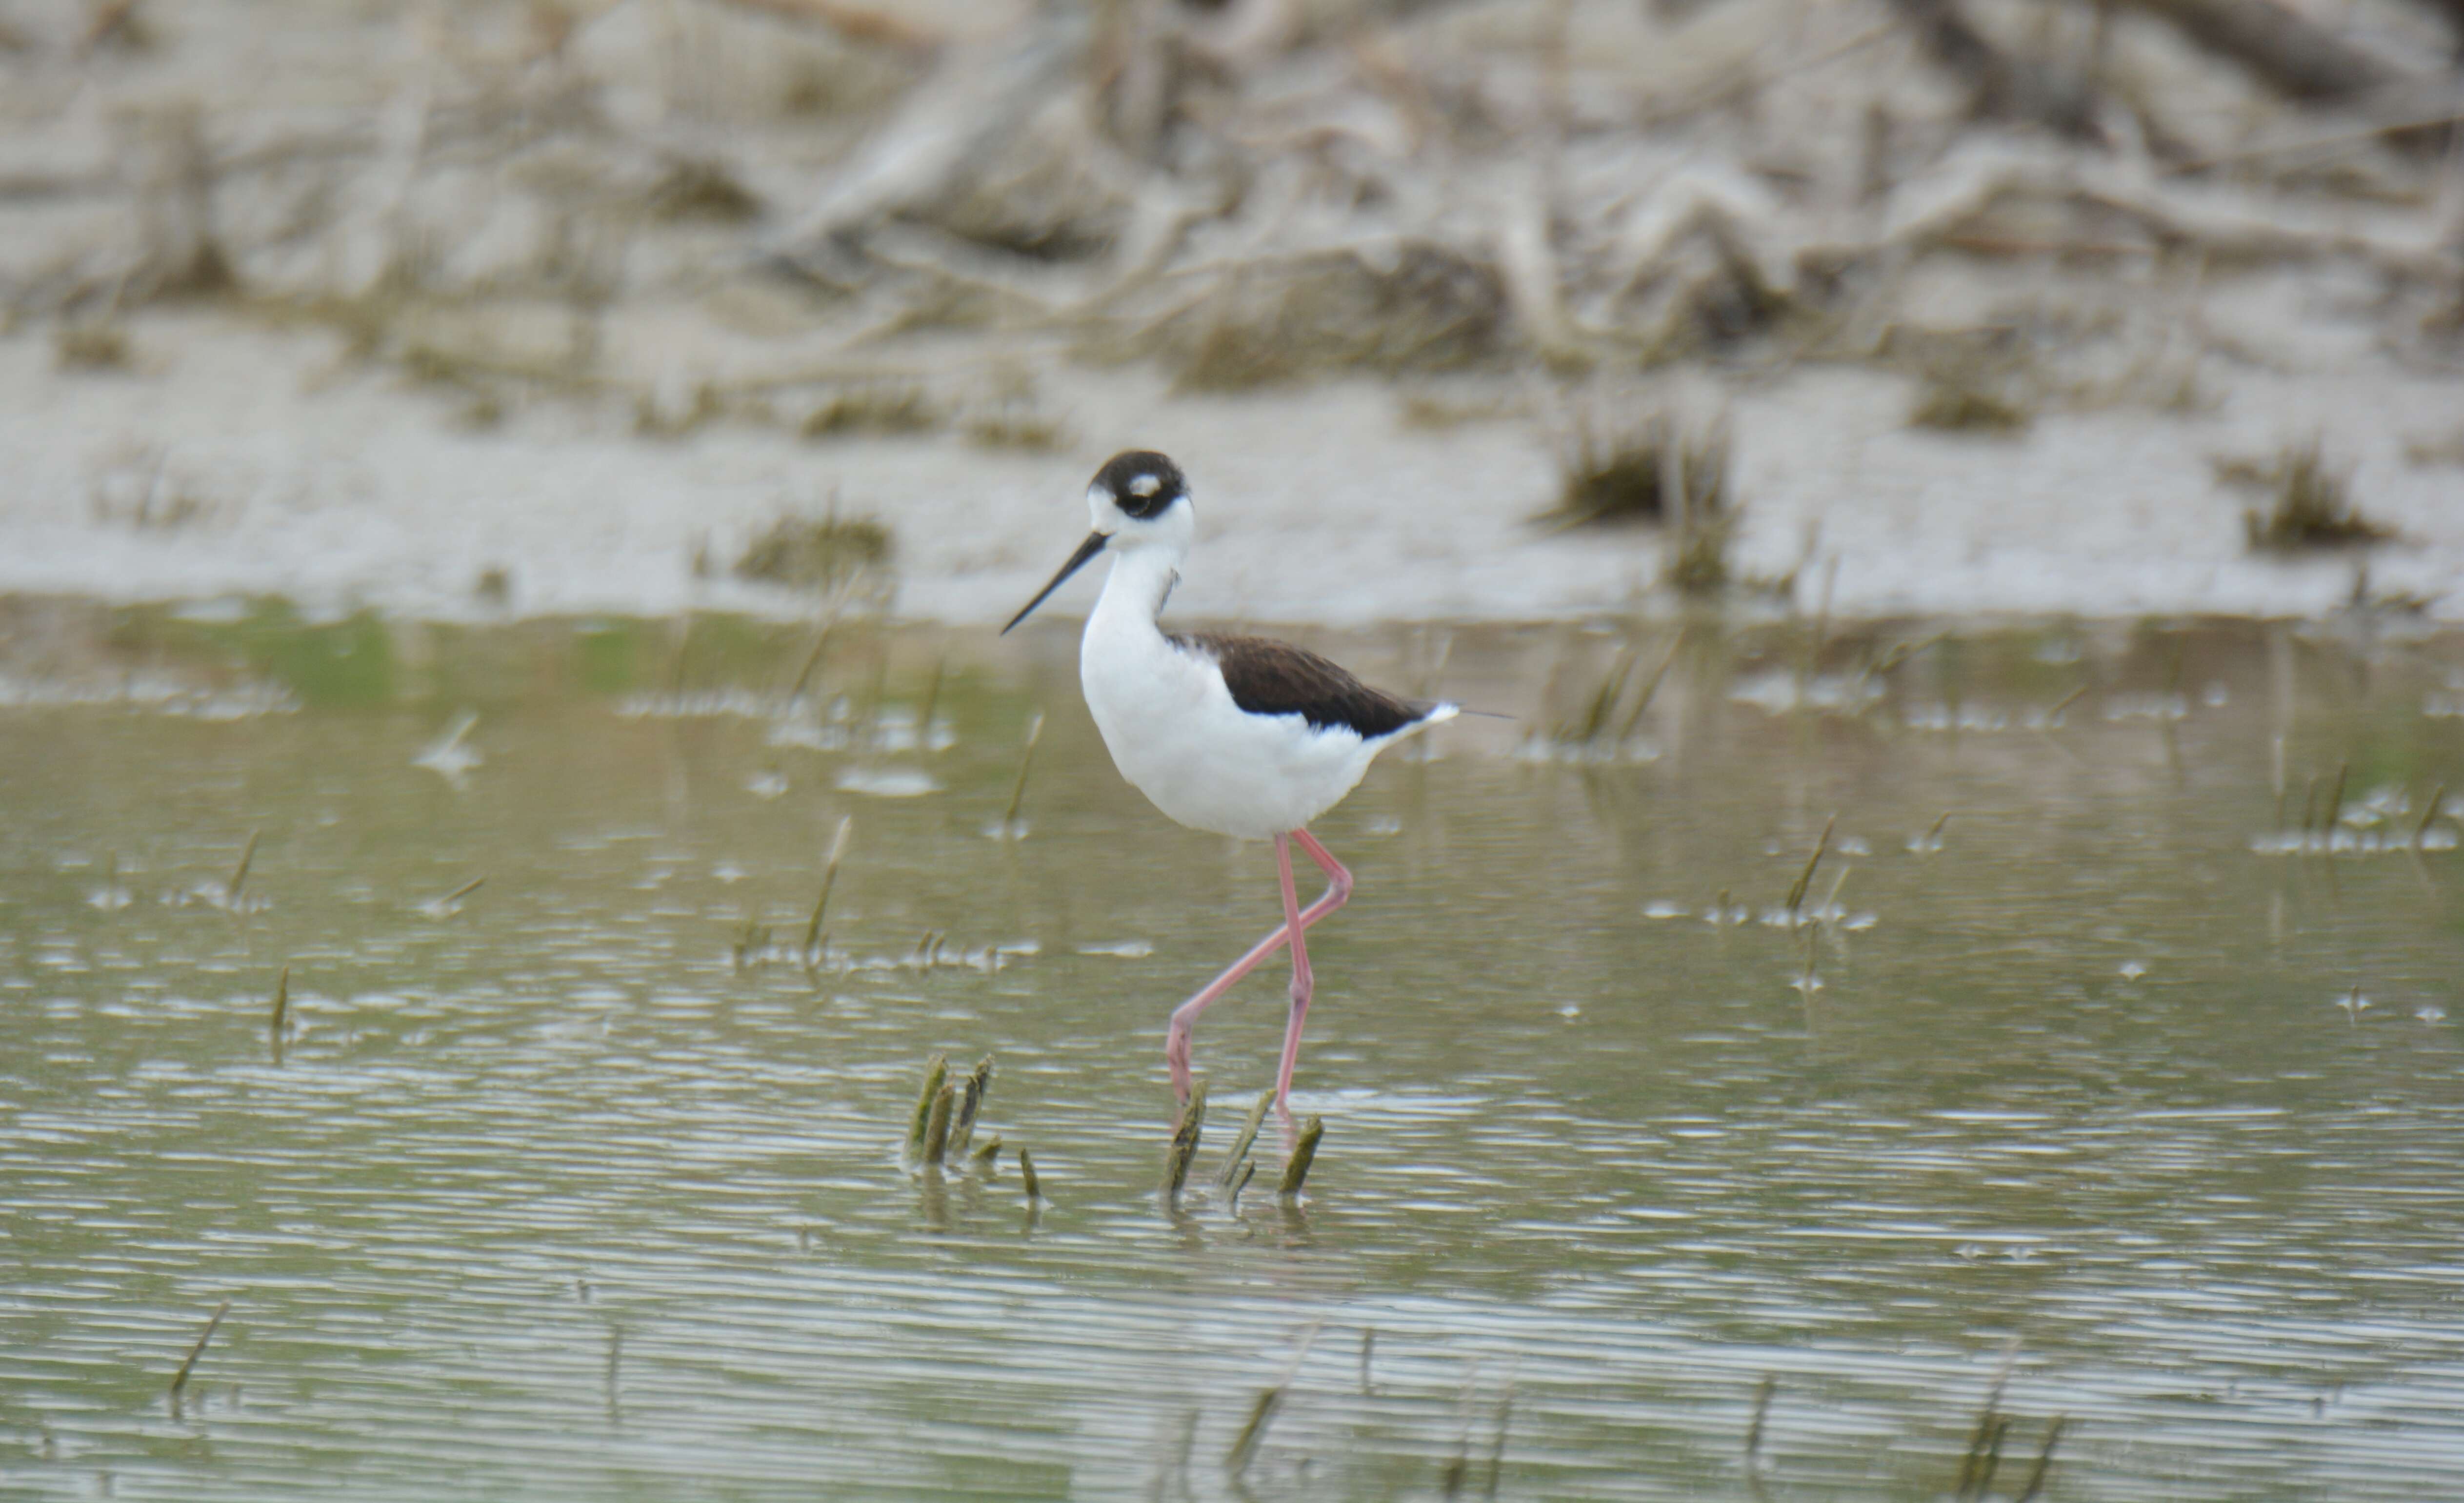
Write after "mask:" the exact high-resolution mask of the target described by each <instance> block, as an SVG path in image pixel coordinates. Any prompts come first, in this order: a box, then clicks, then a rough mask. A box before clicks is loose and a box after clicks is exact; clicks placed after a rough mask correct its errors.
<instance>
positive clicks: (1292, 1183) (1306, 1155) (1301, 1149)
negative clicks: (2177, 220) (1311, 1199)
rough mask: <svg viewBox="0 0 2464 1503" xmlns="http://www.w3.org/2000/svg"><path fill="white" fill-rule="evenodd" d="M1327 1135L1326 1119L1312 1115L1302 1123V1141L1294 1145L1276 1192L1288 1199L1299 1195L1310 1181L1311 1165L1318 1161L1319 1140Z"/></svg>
mask: <svg viewBox="0 0 2464 1503" xmlns="http://www.w3.org/2000/svg"><path fill="white" fill-rule="evenodd" d="M1325 1136H1326V1119H1325V1118H1323V1117H1312V1118H1310V1119H1309V1121H1308V1122H1304V1123H1303V1124H1302V1125H1301V1137H1300V1142H1298V1143H1296V1144H1293V1145H1292V1156H1291V1160H1290V1162H1288V1163H1287V1164H1286V1165H1284V1178H1283V1183H1281V1184H1279V1185H1277V1186H1276V1187H1275V1193H1276V1194H1278V1195H1280V1196H1282V1197H1283V1198H1284V1199H1286V1200H1290V1199H1293V1198H1295V1197H1296V1196H1298V1195H1299V1194H1300V1192H1301V1187H1302V1186H1304V1185H1306V1184H1308V1183H1309V1165H1312V1164H1314V1163H1316V1162H1317V1144H1318V1140H1319V1139H1321V1138H1323V1137H1325Z"/></svg>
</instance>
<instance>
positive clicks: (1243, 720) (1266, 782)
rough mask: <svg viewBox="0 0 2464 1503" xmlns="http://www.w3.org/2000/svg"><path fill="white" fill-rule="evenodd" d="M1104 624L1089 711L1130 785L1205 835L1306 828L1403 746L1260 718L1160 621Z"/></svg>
mask: <svg viewBox="0 0 2464 1503" xmlns="http://www.w3.org/2000/svg"><path fill="white" fill-rule="evenodd" d="M1104 615H1105V613H1103V612H1100V611H1099V612H1098V613H1097V616H1096V617H1095V618H1093V619H1090V620H1089V621H1088V623H1087V635H1086V637H1085V638H1084V639H1083V640H1082V641H1081V643H1080V644H1079V654H1078V676H1079V680H1080V683H1081V684H1082V685H1083V686H1085V689H1086V693H1087V708H1088V709H1089V711H1090V712H1091V713H1092V714H1093V715H1094V717H1095V729H1096V730H1100V731H1102V732H1103V735H1104V745H1105V746H1106V748H1108V749H1109V750H1110V751H1111V753H1112V765H1113V766H1115V767H1117V768H1119V769H1120V770H1121V775H1122V776H1123V777H1126V778H1128V779H1129V780H1130V782H1131V783H1132V784H1133V785H1135V786H1136V788H1137V790H1138V791H1139V792H1140V793H1142V794H1144V795H1147V797H1148V798H1150V799H1152V800H1154V802H1155V807H1156V808H1158V809H1160V810H1162V811H1163V812H1164V813H1165V814H1167V815H1169V816H1171V817H1173V818H1175V819H1177V820H1178V821H1180V822H1181V823H1182V824H1185V825H1188V826H1190V827H1191V828H1193V829H1198V830H1211V831H1213V832H1215V833H1216V834H1218V835H1231V836H1240V837H1243V838H1246V839H1259V838H1262V837H1265V836H1271V835H1278V834H1282V833H1283V832H1285V831H1288V830H1297V829H1299V828H1300V827H1301V826H1303V825H1305V824H1308V823H1309V821H1310V820H1312V819H1314V818H1316V817H1318V816H1319V815H1322V814H1324V813H1326V812H1327V811H1328V810H1329V809H1331V808H1333V807H1334V806H1335V804H1337V803H1338V802H1340V801H1341V800H1342V798H1343V795H1346V794H1348V793H1350V792H1352V790H1353V786H1354V785H1356V784H1357V783H1358V782H1359V781H1360V779H1361V776H1362V774H1364V773H1367V772H1368V771H1369V764H1370V762H1371V761H1372V760H1374V759H1375V757H1376V755H1377V753H1378V752H1379V751H1380V750H1381V749H1383V748H1384V746H1385V745H1386V743H1387V742H1388V741H1390V740H1392V739H1394V738H1393V737H1391V736H1390V737H1381V738H1379V739H1378V740H1376V741H1364V740H1362V739H1361V737H1360V736H1359V735H1358V734H1357V733H1356V732H1354V731H1353V730H1349V729H1347V728H1344V727H1340V726H1338V727H1334V728H1332V729H1331V730H1321V729H1318V728H1315V727H1312V726H1310V725H1309V722H1308V721H1307V720H1306V719H1304V718H1303V717H1301V716H1299V715H1252V714H1249V713H1247V712H1246V711H1244V710H1243V709H1242V708H1240V707H1239V706H1237V705H1235V704H1233V703H1232V695H1231V693H1230V691H1229V690H1227V689H1225V688H1224V686H1223V680H1222V677H1221V674H1219V673H1217V672H1216V671H1215V667H1214V664H1211V663H1210V662H1208V661H1207V660H1206V659H1205V658H1204V657H1202V656H1200V655H1199V654H1197V653H1194V652H1189V651H1185V650H1183V649H1182V648H1179V647H1176V646H1174V645H1173V644H1172V643H1170V642H1168V641H1166V640H1165V638H1164V637H1163V635H1162V633H1161V632H1159V631H1157V630H1156V629H1155V626H1154V625H1153V624H1152V623H1147V622H1139V623H1136V624H1137V625H1139V626H1142V627H1143V631H1138V630H1127V629H1118V625H1117V623H1115V622H1111V621H1106V620H1105V619H1104ZM1108 627H1112V628H1113V629H1107V628H1108Z"/></svg>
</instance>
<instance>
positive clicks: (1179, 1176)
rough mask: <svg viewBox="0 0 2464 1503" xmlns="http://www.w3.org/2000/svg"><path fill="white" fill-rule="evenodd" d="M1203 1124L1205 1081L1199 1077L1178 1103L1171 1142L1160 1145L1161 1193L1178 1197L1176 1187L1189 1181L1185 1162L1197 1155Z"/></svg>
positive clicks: (1203, 1128)
mask: <svg viewBox="0 0 2464 1503" xmlns="http://www.w3.org/2000/svg"><path fill="white" fill-rule="evenodd" d="M1205 1127H1206V1081H1205V1080H1204V1079H1203V1078H1200V1079H1199V1080H1198V1081H1197V1082H1196V1083H1195V1084H1193V1085H1192V1086H1191V1087H1190V1092H1189V1100H1187V1101H1186V1102H1184V1103H1182V1105H1181V1108H1180V1120H1179V1121H1178V1122H1175V1123H1174V1124H1173V1129H1172V1142H1171V1143H1170V1144H1167V1145H1166V1146H1165V1148H1164V1155H1163V1192H1164V1194H1165V1196H1166V1197H1168V1198H1171V1199H1176V1200H1177V1199H1178V1198H1179V1196H1180V1187H1182V1186H1183V1185H1186V1184H1187V1183H1189V1165H1190V1163H1191V1161H1192V1160H1194V1159H1196V1158H1197V1157H1198V1140H1199V1134H1200V1133H1201V1132H1203V1131H1204V1130H1205Z"/></svg>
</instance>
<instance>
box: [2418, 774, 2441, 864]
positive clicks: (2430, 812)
mask: <svg viewBox="0 0 2464 1503" xmlns="http://www.w3.org/2000/svg"><path fill="white" fill-rule="evenodd" d="M2446 801H2447V785H2446V784H2445V783H2441V784H2439V785H2438V786H2437V787H2436V788H2434V789H2431V792H2430V807H2429V808H2427V809H2424V810H2423V811H2422V812H2421V822H2420V823H2419V824H2417V825H2414V826H2413V827H2412V843H2413V847H2414V848H2415V849H2416V850H2417V849H2419V848H2420V845H2421V842H2422V841H2423V840H2425V839H2429V836H2430V827H2431V825H2432V824H2434V823H2436V822H2437V819H2438V806H2439V805H2441V804H2443V803H2445V802H2446Z"/></svg>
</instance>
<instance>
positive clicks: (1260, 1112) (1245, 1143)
mask: <svg viewBox="0 0 2464 1503" xmlns="http://www.w3.org/2000/svg"><path fill="white" fill-rule="evenodd" d="M1274 1104H1275V1089H1274V1087H1273V1086H1268V1087H1267V1088H1266V1089H1265V1090H1263V1091H1260V1092H1259V1093H1258V1104H1257V1105H1255V1106H1252V1107H1250V1108H1249V1115H1248V1118H1247V1119H1246V1120H1245V1121H1243V1122H1242V1123H1241V1131H1240V1132H1239V1134H1237V1135H1236V1136H1235V1137H1234V1138H1233V1140H1232V1151H1231V1152H1230V1153H1229V1154H1227V1155H1225V1157H1224V1160H1223V1167H1222V1168H1221V1169H1220V1170H1218V1171H1217V1172H1216V1175H1215V1184H1216V1186H1217V1187H1218V1188H1221V1187H1223V1186H1226V1185H1229V1184H1231V1183H1232V1176H1233V1175H1235V1174H1238V1173H1240V1172H1241V1165H1242V1163H1243V1161H1244V1160H1246V1159H1247V1158H1248V1157H1249V1149H1250V1148H1251V1147H1252V1146H1253V1145H1254V1144H1256V1143H1257V1141H1258V1129H1259V1127H1261V1126H1262V1125H1264V1124H1265V1121H1266V1108H1267V1107H1269V1106H1272V1105H1274ZM1243 1183H1244V1184H1245V1183H1246V1180H1245V1179H1244V1180H1243Z"/></svg>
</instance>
